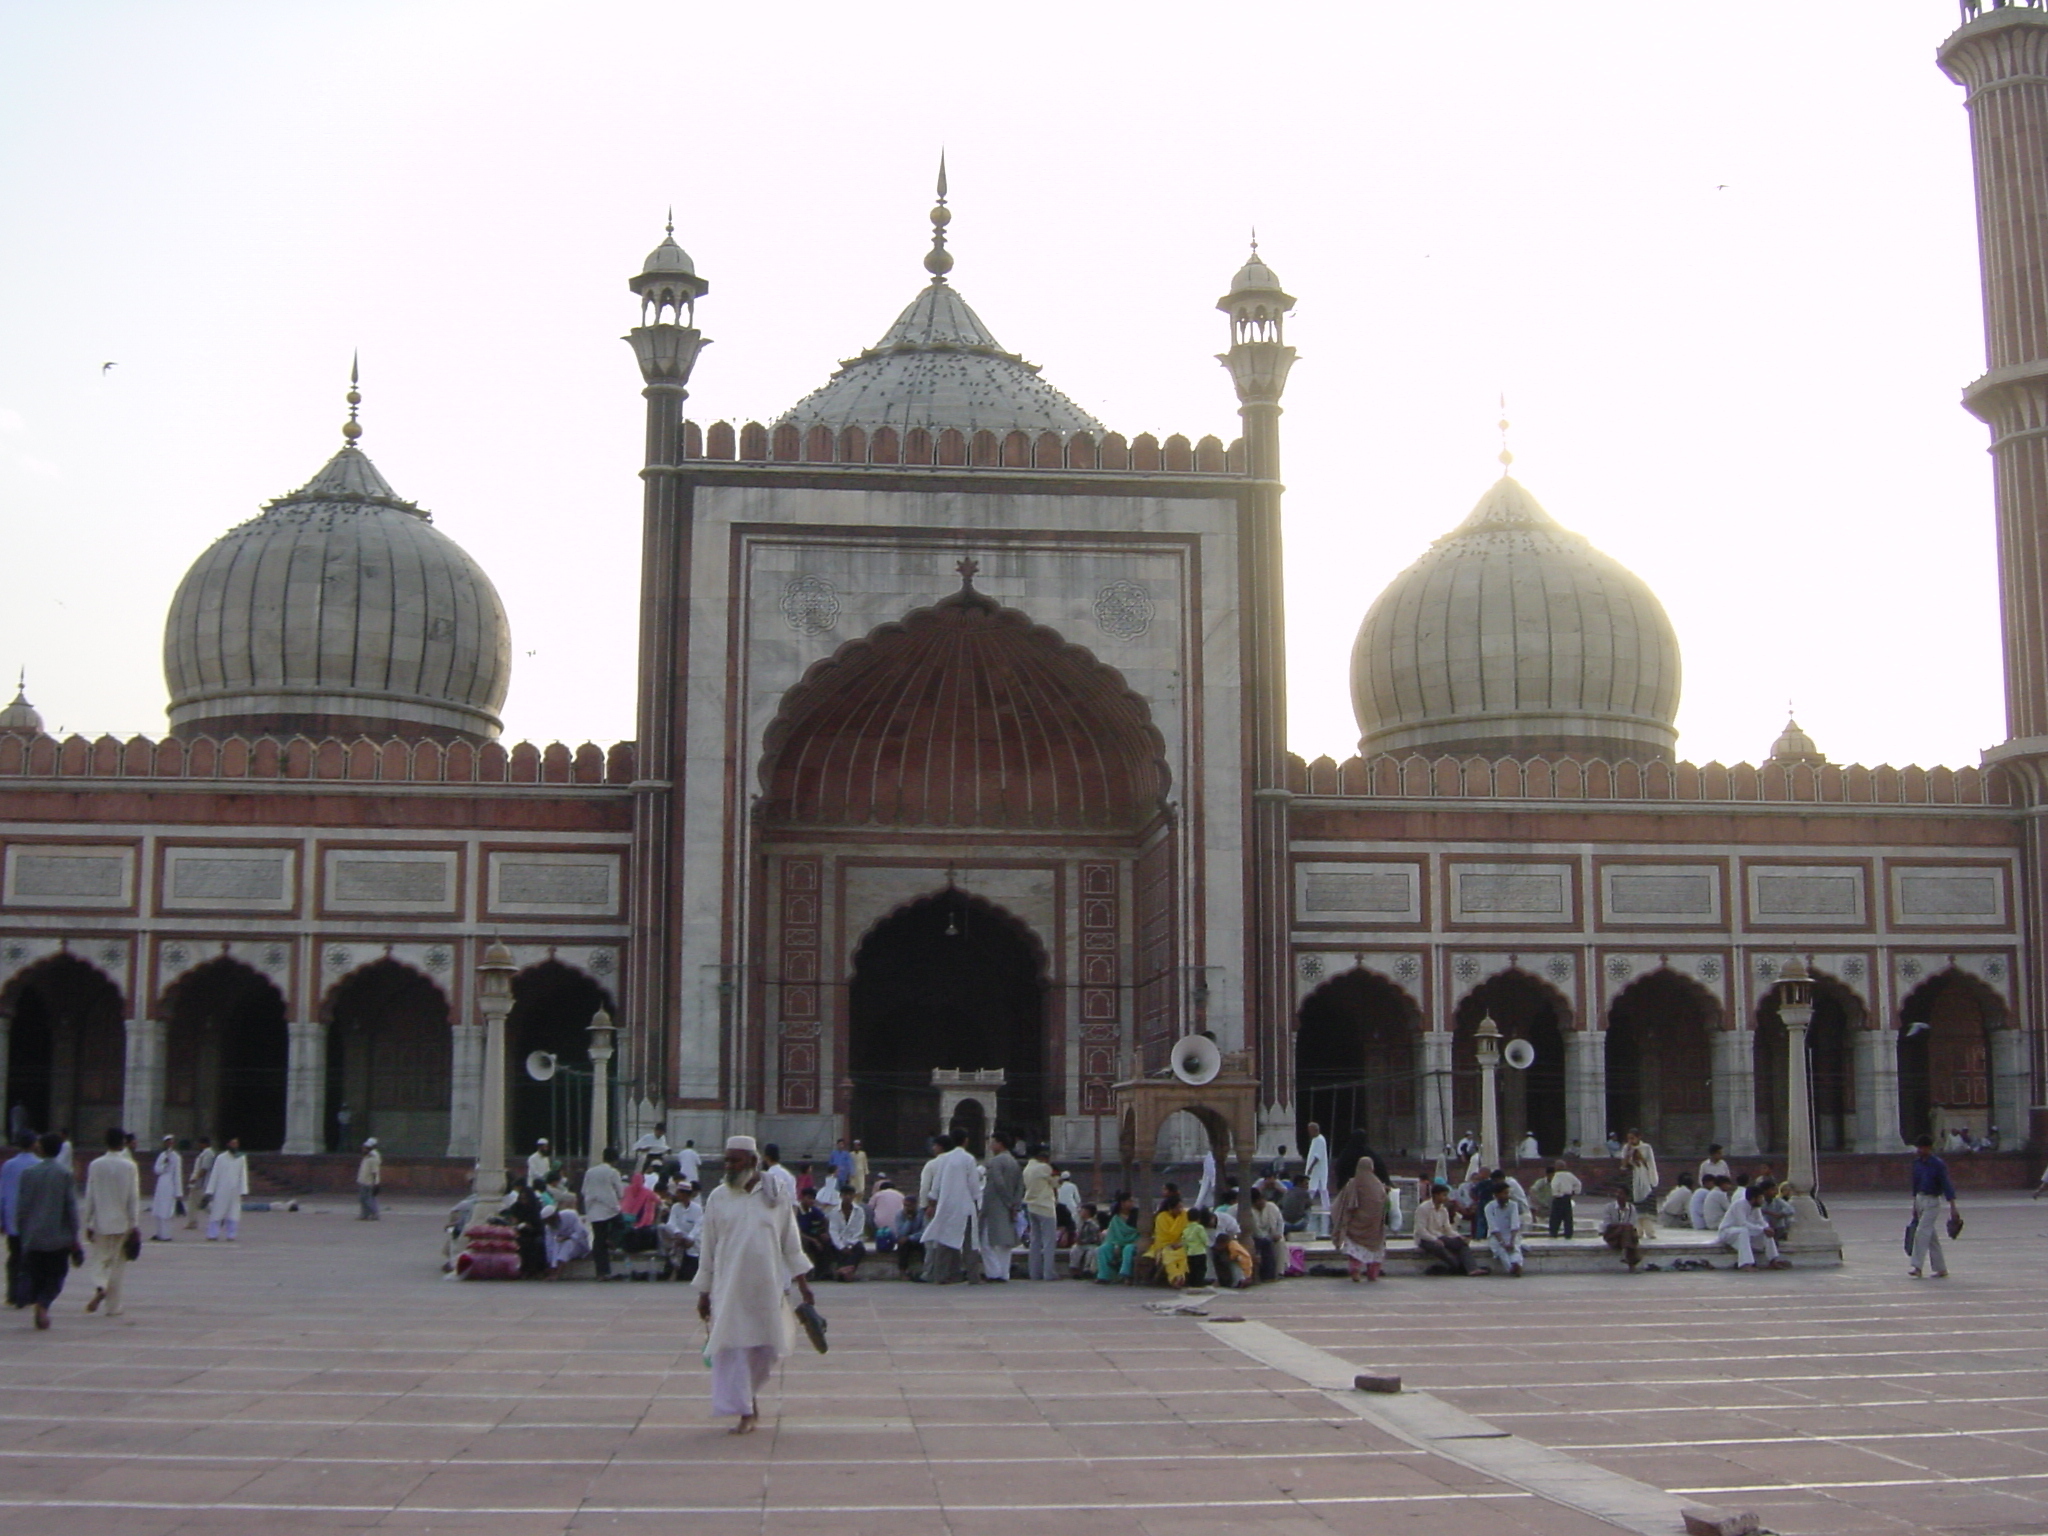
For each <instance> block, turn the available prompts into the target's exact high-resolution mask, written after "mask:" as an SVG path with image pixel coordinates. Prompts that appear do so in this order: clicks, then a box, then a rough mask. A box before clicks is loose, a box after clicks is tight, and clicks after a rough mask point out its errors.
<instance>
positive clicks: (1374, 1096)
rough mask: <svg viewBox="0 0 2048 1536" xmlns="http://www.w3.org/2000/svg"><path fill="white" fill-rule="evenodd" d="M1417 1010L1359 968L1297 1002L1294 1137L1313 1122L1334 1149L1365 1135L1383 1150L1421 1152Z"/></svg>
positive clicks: (1387, 982) (1300, 1138) (1391, 984)
mask: <svg viewBox="0 0 2048 1536" xmlns="http://www.w3.org/2000/svg"><path fill="white" fill-rule="evenodd" d="M1421 1038H1422V1009H1421V1007H1420V1005H1419V1004H1418V1003H1417V1002H1416V1000H1415V999H1414V998H1413V997H1412V996H1410V995H1409V993H1408V992H1407V991H1406V990H1405V989H1403V988H1402V987H1401V986H1400V985H1399V984H1398V983H1396V982H1395V981H1393V980H1392V979H1391V978H1389V977H1386V976H1383V975H1381V974H1380V973H1379V972H1377V971H1374V970H1370V969H1367V968H1365V967H1363V966H1355V967H1353V968H1352V969H1351V970H1348V971H1343V972H1340V973H1339V974H1337V975H1335V976H1332V977H1330V978H1329V979H1328V980H1327V981H1325V982H1324V983H1323V984H1322V985H1321V986H1319V987H1317V988H1316V989H1315V991H1313V992H1311V993H1310V994H1309V995H1308V996H1307V997H1306V998H1304V999H1302V1003H1301V1008H1300V1010H1299V1012H1298V1013H1297V1014H1296V1027H1295V1036H1294V1062H1295V1066H1294V1118H1295V1127H1294V1136H1295V1145H1296V1146H1306V1145H1307V1144H1308V1127H1309V1125H1310V1123H1312V1122H1313V1123H1314V1124H1316V1125H1319V1126H1321V1127H1322V1129H1323V1134H1324V1135H1325V1136H1327V1137H1328V1138H1329V1141H1330V1145H1331V1146H1333V1147H1336V1146H1342V1145H1344V1144H1346V1143H1347V1142H1349V1141H1350V1140H1352V1138H1353V1137H1354V1136H1364V1137H1365V1138H1366V1139H1367V1140H1369V1141H1371V1142H1372V1144H1373V1145H1374V1146H1376V1147H1378V1148H1379V1149H1380V1150H1381V1151H1382V1152H1388V1153H1401V1152H1405V1151H1407V1150H1408V1149H1410V1148H1420V1147H1421V1146H1422V1131H1421V1127H1420V1125H1419V1124H1418V1122H1417V1110H1418V1108H1419V1106H1420V1104H1421V1093H1422V1085H1421V1067H1422V1063H1421V1059H1420V1041H1421Z"/></svg>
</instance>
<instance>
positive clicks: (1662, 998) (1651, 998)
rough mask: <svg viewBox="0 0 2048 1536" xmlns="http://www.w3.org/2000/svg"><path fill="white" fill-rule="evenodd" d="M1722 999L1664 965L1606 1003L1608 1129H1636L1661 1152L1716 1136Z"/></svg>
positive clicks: (1692, 1145)
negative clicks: (1717, 1052) (1715, 1049)
mask: <svg viewBox="0 0 2048 1536" xmlns="http://www.w3.org/2000/svg"><path fill="white" fill-rule="evenodd" d="M1721 1025H1722V1011H1721V1003H1720V999H1718V998H1716V997H1715V996H1714V994H1713V993H1711V992H1709V991H1708V990H1707V989H1706V988H1705V987H1703V986H1701V985H1700V983H1699V982H1697V981H1695V980H1694V979H1693V978H1692V977H1690V976H1687V975H1685V974H1683V973H1682V972H1679V971H1674V970H1672V969H1670V968H1669V967H1668V966H1659V967H1658V968H1657V969H1656V970H1654V971H1647V972H1645V973H1644V974H1643V975H1641V976H1638V977H1636V979H1635V980H1633V981H1631V982H1630V983H1629V984H1628V985H1627V986H1626V987H1624V988H1623V989H1622V991H1621V993H1620V995H1618V996H1617V997H1616V998H1615V999H1614V1002H1613V1003H1612V1004H1611V1005H1610V1006H1609V1008H1608V1010H1607V1122H1608V1123H1607V1128H1608V1130H1610V1131H1612V1132H1613V1133H1614V1134H1615V1135H1617V1136H1621V1135H1626V1134H1627V1133H1628V1132H1629V1131H1631V1130H1638V1131H1641V1132H1642V1135H1643V1140H1645V1141H1647V1142H1649V1143H1650V1145H1651V1146H1652V1147H1654V1148H1656V1149H1657V1150H1659V1151H1663V1150H1665V1149H1667V1148H1668V1149H1670V1150H1672V1151H1674V1152H1675V1151H1678V1150H1680V1149H1692V1148H1705V1147H1706V1146H1707V1145H1708V1144H1709V1143H1711V1142H1712V1141H1713V1140H1714V1052H1713V1037H1714V1032H1715V1031H1716V1030H1718V1029H1720V1028H1721Z"/></svg>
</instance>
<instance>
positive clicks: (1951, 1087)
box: [1898, 966, 2012, 1142]
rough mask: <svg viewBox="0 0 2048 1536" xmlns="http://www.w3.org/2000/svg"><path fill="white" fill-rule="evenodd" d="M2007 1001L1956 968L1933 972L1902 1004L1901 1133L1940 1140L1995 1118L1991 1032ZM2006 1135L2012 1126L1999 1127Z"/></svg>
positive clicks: (2002, 1019)
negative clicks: (1923, 1133) (1929, 1134)
mask: <svg viewBox="0 0 2048 1536" xmlns="http://www.w3.org/2000/svg"><path fill="white" fill-rule="evenodd" d="M2005 1014H2006V1010H2005V1002H2004V1000H2003V999H2002V998H2000V997H1999V995H1998V994H1997V993H1996V992H1994V991H1992V990H1991V988H1990V987H1988V986H1986V985H1985V984H1984V983H1983V982H1981V981H1979V980H1978V979H1977V978H1976V977H1974V976H1972V975H1970V974H1969V973H1968V972H1967V971H1962V970H1958V969H1957V968H1956V967H1954V966H1949V967H1948V968H1946V969H1944V970H1941V971H1938V972H1936V973H1935V974H1934V975H1932V976H1930V977H1928V978H1927V979H1926V980H1925V981H1923V982H1921V983H1920V985H1919V986H1917V987H1915V988H1914V989H1913V991H1912V992H1910V993H1909V994H1908V995H1907V997H1906V1000H1905V1002H1904V1003H1903V1004H1901V1005H1900V1008H1899V1019H1900V1023H1901V1025H1902V1028H1901V1029H1900V1031H1899V1040H1898V1051H1899V1134H1900V1136H1901V1137H1902V1138H1904V1139H1905V1140H1906V1141H1907V1142H1911V1141H1912V1140H1913V1138H1914V1137H1916V1136H1918V1135H1920V1134H1921V1133H1922V1132H1932V1133H1933V1134H1934V1135H1935V1136H1936V1137H1937V1138H1941V1137H1944V1136H1946V1135H1947V1133H1948V1132H1949V1131H1950V1130H1952V1129H1954V1130H1963V1129H1967V1130H1970V1131H1972V1132H1974V1133H1975V1134H1977V1135H1979V1136H1982V1135H1983V1134H1984V1133H1985V1132H1986V1131H1987V1130H1988V1129H1989V1128H1990V1126H1991V1123H1992V1122H1993V1121H1994V1120H1995V1119H1996V1118H1997V1116H1996V1114H1995V1112H1994V1102H1995V1101H1994V1099H1993V1092H1992V1082H1991V1063H1992V1056H1991V1031H1992V1030H1994V1029H1996V1028H1998V1027H2000V1026H2001V1025H2003V1024H2004V1022H2005ZM2004 1129H2005V1130H2006V1131H2007V1132H2008V1133H2009V1132H2010V1131H2011V1129H2012V1128H2011V1127H2005V1128H2004Z"/></svg>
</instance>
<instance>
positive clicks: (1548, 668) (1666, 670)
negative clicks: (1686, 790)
mask: <svg viewBox="0 0 2048 1536" xmlns="http://www.w3.org/2000/svg"><path fill="white" fill-rule="evenodd" d="M1678 688H1679V657H1678V638H1677V636H1676V635H1675V634H1673V632H1672V629H1671V621H1670V620H1669V619H1668V618H1667V617H1665V614H1664V608H1663V605H1662V604H1661V603H1659V602H1658V601H1657V597H1656V594H1655V593H1653V592H1651V590H1650V589H1649V587H1648V586H1647V585H1646V584H1645V583H1644V582H1643V581H1642V580H1641V579H1640V578H1639V577H1637V576H1636V575H1635V574H1634V573H1632V572H1630V571H1629V570H1628V569H1626V568H1625V567H1624V566H1622V564H1621V563H1620V562H1619V561H1617V560H1615V559H1613V558H1612V557H1610V556H1608V555H1605V554H1602V553H1601V552H1600V551H1599V550H1597V549H1595V548H1594V547H1593V546H1592V545H1591V544H1590V543H1588V542H1587V540H1586V539H1585V537H1584V536H1583V535H1581V534H1576V533H1572V532H1570V531H1569V530H1567V529H1565V528H1562V527H1560V526H1559V525H1558V524H1557V522H1556V521H1555V520H1554V519H1553V518H1552V517H1551V516H1550V514H1549V513H1548V512H1546V511H1544V510H1543V508H1542V507H1541V506H1539V505H1538V504H1537V502H1536V499H1535V498H1534V497H1533V496H1531V495H1530V494H1529V493H1528V492H1527V491H1526V490H1524V489H1523V488H1522V486H1521V485H1520V484H1519V483H1518V482H1517V481H1515V480H1514V479H1512V478H1511V477H1509V476H1506V475H1503V476H1502V477H1501V478H1500V480H1499V481H1498V482H1497V483H1496V484H1495V485H1494V486H1493V488H1492V489H1490V490H1489V491H1487V493H1486V494H1485V495H1484V496H1482V497H1480V498H1479V504H1478V505H1477V506H1475V507H1474V508H1473V509H1472V513H1471V515H1470V516H1469V517H1467V518H1466V519H1465V521H1464V522H1462V523H1460V524H1459V525H1458V526H1457V527H1456V528H1455V529H1453V530H1452V531H1451V532H1450V533H1449V534H1447V535H1445V536H1444V537H1443V538H1441V539H1438V540H1437V541H1436V542H1435V543H1434V544H1432V545H1431V546H1430V547H1429V549H1428V551H1427V552H1426V553H1424V555H1423V556H1422V558H1421V559H1419V560H1417V561H1416V562H1415V563H1414V564H1413V565H1411V566H1409V567H1408V569H1407V570H1405V571H1403V572H1402V573H1401V574H1400V575H1399V576H1397V577H1395V578H1394V580H1393V582H1392V583H1391V584H1390V585H1389V586H1388V587H1387V589H1386V591H1384V592H1382V593H1381V594H1380V596H1379V599H1378V600H1377V601H1376V602H1374V604H1373V605H1372V608H1371V609H1370V610H1369V611H1368V612H1367V613H1366V616H1365V622H1364V623H1363V624H1361V625H1360V626H1359V630H1358V640H1357V642H1356V643H1355V644H1354V645H1353V647H1352V650H1351V698H1352V707H1353V708H1354V710H1355V711H1356V712H1357V716H1358V728H1359V730H1360V732H1361V733H1362V736H1363V740H1362V742H1361V749H1362V750H1364V751H1367V752H1416V751H1420V752H1429V753H1437V752H1484V753H1525V754H1526V753H1539V752H1562V753H1572V754H1577V755H1582V756H1598V757H1611V758H1637V759H1644V758H1650V757H1665V756H1668V755H1669V754H1670V753H1671V751H1672V748H1673V747H1674V745H1675V744H1676V742H1677V739H1678V733H1677V730H1676V728H1675V726H1674V723H1673V722H1674V720H1675V718H1676V716H1677V713H1678Z"/></svg>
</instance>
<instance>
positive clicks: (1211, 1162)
mask: <svg viewBox="0 0 2048 1536" xmlns="http://www.w3.org/2000/svg"><path fill="white" fill-rule="evenodd" d="M1215 1203H1216V1149H1215V1147H1213V1146H1212V1147H1210V1148H1209V1149H1208V1150H1207V1151H1205V1152H1203V1154H1202V1183H1201V1186H1200V1187H1199V1188H1198V1189H1196V1191H1195V1209H1196V1210H1198V1211H1206V1210H1208V1209H1209V1208H1210V1207H1211V1206H1213V1205H1215Z"/></svg>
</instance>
